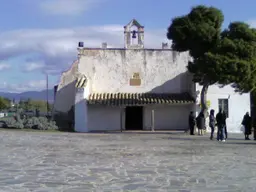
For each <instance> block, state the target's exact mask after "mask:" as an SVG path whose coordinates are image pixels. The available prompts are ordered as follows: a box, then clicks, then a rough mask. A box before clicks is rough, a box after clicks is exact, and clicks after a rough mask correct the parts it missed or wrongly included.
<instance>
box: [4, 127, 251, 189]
mask: <svg viewBox="0 0 256 192" xmlns="http://www.w3.org/2000/svg"><path fill="white" fill-rule="evenodd" d="M230 137H231V138H230V139H229V140H228V141H227V142H226V143H220V142H217V141H210V140H209V138H208V136H207V137H206V136H189V135H185V134H179V133H173V134H159V133H156V134H137V133H132V134H128V133H122V134H121V133H115V134H78V133H49V132H23V131H4V130H1V131H0V139H1V145H0V191H1V192H2V191H3V192H27V191H33V192H62V191H63V192H87V191H88V192H93V191H96V192H97V191H106V192H107V191H109V192H112V191H157V192H161V191H168V192H172V191H179V192H188V191H196V192H212V191H214V192H216V191H230V192H237V191H245V192H247V191H249V192H254V191H256V171H255V170H256V149H255V147H256V141H244V140H243V136H242V135H231V136H230Z"/></svg>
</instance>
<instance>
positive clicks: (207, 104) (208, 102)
mask: <svg viewBox="0 0 256 192" xmlns="http://www.w3.org/2000/svg"><path fill="white" fill-rule="evenodd" d="M199 105H200V107H202V105H201V103H200V104H199ZM206 106H207V108H209V107H211V101H210V100H207V101H206Z"/></svg>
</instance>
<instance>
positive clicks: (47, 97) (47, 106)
mask: <svg viewBox="0 0 256 192" xmlns="http://www.w3.org/2000/svg"><path fill="white" fill-rule="evenodd" d="M46 110H47V118H48V117H49V96H48V74H47V73H46Z"/></svg>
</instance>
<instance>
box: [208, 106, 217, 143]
mask: <svg viewBox="0 0 256 192" xmlns="http://www.w3.org/2000/svg"><path fill="white" fill-rule="evenodd" d="M215 125H216V119H215V116H214V110H213V109H212V110H211V111H210V116H209V127H210V128H211V136H210V139H211V140H212V139H213V134H214V129H215Z"/></svg>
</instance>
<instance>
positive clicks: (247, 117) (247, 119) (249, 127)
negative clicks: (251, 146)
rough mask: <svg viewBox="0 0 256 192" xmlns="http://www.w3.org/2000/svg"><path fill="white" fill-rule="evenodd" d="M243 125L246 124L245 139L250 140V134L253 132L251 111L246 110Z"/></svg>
mask: <svg viewBox="0 0 256 192" xmlns="http://www.w3.org/2000/svg"><path fill="white" fill-rule="evenodd" d="M242 125H243V126H244V136H245V140H250V138H249V135H251V134H252V118H251V117H250V115H249V112H246V114H245V115H244V118H243V121H242Z"/></svg>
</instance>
